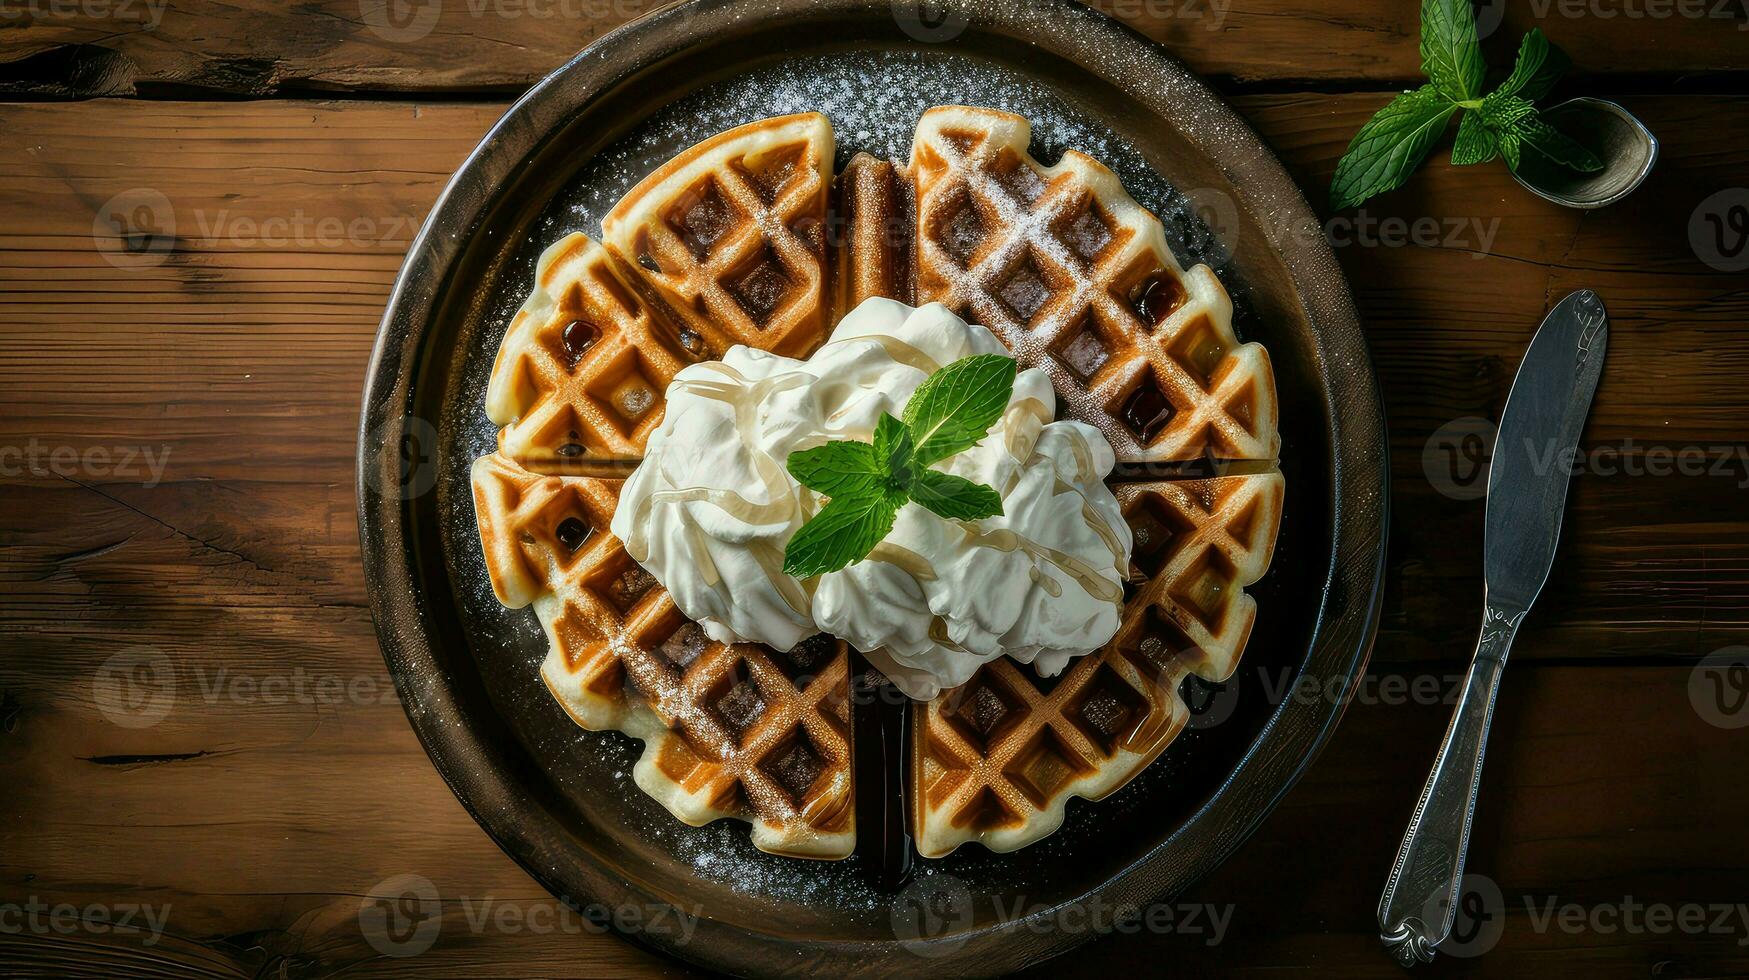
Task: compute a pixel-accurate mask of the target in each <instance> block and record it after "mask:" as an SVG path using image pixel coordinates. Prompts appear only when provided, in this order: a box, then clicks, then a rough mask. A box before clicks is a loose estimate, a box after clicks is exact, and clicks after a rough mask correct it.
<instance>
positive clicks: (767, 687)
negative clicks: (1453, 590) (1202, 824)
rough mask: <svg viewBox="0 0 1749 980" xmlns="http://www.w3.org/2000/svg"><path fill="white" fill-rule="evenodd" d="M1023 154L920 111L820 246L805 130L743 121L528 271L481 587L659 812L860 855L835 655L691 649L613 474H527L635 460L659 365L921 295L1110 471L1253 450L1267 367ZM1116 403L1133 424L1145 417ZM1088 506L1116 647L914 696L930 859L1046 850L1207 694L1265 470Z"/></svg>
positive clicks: (811, 127)
mask: <svg viewBox="0 0 1749 980" xmlns="http://www.w3.org/2000/svg"><path fill="white" fill-rule="evenodd" d="M1028 139H1029V127H1028V125H1027V123H1026V121H1025V120H1024V119H1020V118H1019V117H1014V116H1009V115H1007V114H1005V113H997V112H993V111H990V110H972V109H964V108H960V107H947V108H941V109H934V110H930V112H928V113H926V114H925V115H924V117H923V119H922V121H921V122H920V123H919V126H918V132H917V138H916V143H915V145H914V148H913V159H912V166H911V168H910V170H909V171H908V172H907V171H905V170H899V169H896V168H894V167H893V166H892V165H891V164H889V163H887V162H885V161H878V160H874V159H872V158H869V157H866V156H860V155H859V157H858V158H857V159H856V160H855V161H853V163H852V165H851V167H850V168H849V169H848V170H847V171H846V173H845V174H844V175H843V177H842V178H841V179H840V191H839V195H838V200H839V202H840V203H839V206H840V207H841V209H842V211H843V215H842V216H843V218H844V220H845V221H846V222H847V226H846V228H845V242H844V243H843V244H842V245H841V246H839V247H835V248H834V249H832V250H830V251H828V250H827V249H826V248H825V245H824V233H825V229H826V227H828V216H827V214H826V207H827V202H828V194H827V190H828V187H829V185H830V183H831V179H832V178H831V173H830V161H831V158H832V137H831V130H830V126H829V125H828V124H827V123H826V121H825V120H824V118H822V117H819V116H813V115H809V116H793V117H783V118H781V119H777V120H767V121H765V122H762V123H754V124H750V125H749V126H746V127H742V128H741V129H737V130H731V131H729V132H727V133H724V134H721V135H719V136H717V137H713V138H712V139H710V140H707V141H705V142H704V143H701V144H699V145H698V146H696V147H694V148H692V149H691V150H688V151H686V152H685V153H682V154H681V155H679V156H677V157H675V158H674V159H673V160H671V161H669V162H668V163H667V164H665V165H664V166H663V167H661V168H659V169H658V170H657V171H656V172H654V173H652V174H651V175H650V176H649V177H648V178H647V179H646V180H645V181H643V182H642V183H641V184H639V185H638V187H637V188H635V189H634V190H633V191H632V192H631V193H629V194H628V195H627V196H626V198H624V199H623V200H622V201H621V202H620V204H618V205H617V206H616V207H615V208H614V209H613V211H612V212H611V213H610V214H609V216H608V217H607V219H605V220H604V222H603V229H604V235H603V238H604V241H605V246H604V245H598V244H596V243H595V242H593V241H591V240H589V239H588V238H587V237H586V236H583V235H580V234H574V235H570V236H567V237H566V238H565V239H563V240H561V241H560V242H558V243H555V244H554V245H553V246H552V247H551V248H549V249H548V250H547V251H546V252H545V253H543V255H542V257H541V261H540V264H539V266H538V268H537V273H536V279H537V281H536V285H535V289H534V291H533V292H532V293H531V295H530V297H529V299H528V301H527V303H526V304H525V305H524V307H523V309H522V310H521V311H520V312H519V313H518V315H517V317H516V318H515V319H514V320H513V322H512V324H511V326H510V328H509V330H508V331H507V333H506V336H505V339H504V342H503V345H502V347H501V348H500V351H499V355H498V359H497V362H496V364H495V365H494V368H493V374H492V378H491V382H490V385H489V389H488V394H487V411H488V415H489V416H490V417H491V418H492V420H493V421H494V422H496V423H497V424H499V425H500V426H501V429H500V433H499V451H498V452H497V453H495V454H492V455H490V456H487V457H483V458H482V459H480V460H477V461H476V462H475V466H474V473H473V484H474V495H475V503H476V510H477V512H478V515H479V521H480V529H481V537H482V543H483V545H484V548H485V553H486V558H487V564H488V568H489V570H490V574H491V578H492V582H493V587H494V589H495V590H496V592H497V594H498V597H499V599H500V600H501V601H502V602H504V603H505V604H506V605H507V606H512V607H521V606H525V605H532V606H533V607H534V609H535V611H536V613H537V615H538V617H539V619H540V621H541V623H542V624H543V626H544V628H545V629H546V632H547V635H548V637H549V640H550V650H549V654H548V657H547V659H546V662H545V663H544V664H543V667H542V676H543V679H544V680H545V681H546V683H547V686H548V687H549V688H550V689H551V691H552V693H553V695H554V696H555V698H556V699H557V700H558V701H559V703H560V704H561V705H562V706H563V707H564V708H565V710H566V711H567V712H568V713H569V714H570V715H571V716H572V717H573V718H574V719H575V720H576V721H577V722H578V723H579V724H580V725H582V726H583V727H585V728H589V729H596V730H600V729H617V730H620V731H623V732H625V733H626V734H628V735H631V736H632V737H634V738H638V739H641V740H642V741H643V742H644V743H645V748H644V752H643V754H642V756H641V758H640V760H639V762H638V764H637V766H636V768H635V772H634V778H635V780H636V782H637V784H638V786H639V787H640V788H641V789H643V790H644V791H645V792H646V793H648V794H650V795H651V796H652V797H654V798H656V799H657V800H658V801H660V802H661V803H662V804H663V805H664V806H665V807H667V809H669V810H670V811H671V812H672V813H673V814H674V815H675V816H676V817H678V818H679V819H681V820H683V821H685V822H686V823H689V824H693V825H700V824H703V823H706V822H709V821H710V820H713V819H717V818H720V817H725V816H726V817H734V818H738V819H742V820H746V821H748V822H750V823H751V824H752V832H753V842H754V843H755V845H756V846H758V847H760V848H762V849H765V850H768V851H772V852H774V853H780V854H788V855H793V856H800V857H821V858H835V857H843V856H846V855H848V854H849V853H850V851H851V849H852V847H853V845H854V839H855V838H854V827H853V806H852V800H853V787H852V785H851V778H850V773H851V766H850V760H851V752H852V747H851V745H850V741H849V723H850V704H849V682H848V676H847V674H848V649H847V648H846V646H845V644H843V643H842V642H841V641H837V640H833V639H831V638H829V637H826V636H824V635H822V636H820V637H817V638H816V639H815V640H812V641H809V642H808V643H806V644H803V645H802V646H800V647H798V648H797V650H796V651H792V652H791V653H789V654H783V653H778V652H776V651H773V650H770V649H769V648H765V647H762V646H758V645H754V644H735V645H724V644H721V643H716V642H713V641H711V640H710V639H709V637H708V636H707V635H706V634H705V633H704V630H703V629H702V628H701V627H700V626H698V625H697V624H695V623H692V622H690V621H688V620H687V619H686V618H685V617H684V616H683V615H682V614H681V613H680V612H679V610H678V609H677V608H676V607H675V606H674V603H673V601H672V599H671V598H670V596H669V595H668V593H667V591H666V590H665V589H663V588H662V587H661V585H660V584H659V583H656V582H655V581H654V580H653V579H652V578H651V577H650V576H649V575H648V574H647V573H646V572H644V570H643V569H642V568H641V567H640V566H638V564H637V563H636V562H635V561H634V560H633V559H632V558H631V557H630V555H629V554H628V553H627V552H626V549H625V547H624V545H623V543H622V542H620V541H619V540H618V539H617V538H615V537H614V536H613V535H612V533H611V532H610V530H609V526H610V524H611V520H612V516H613V511H614V507H615V505H616V503H617V496H618V490H619V484H618V483H617V482H615V481H608V480H600V479H592V478H586V477H575V476H554V475H544V473H543V464H546V463H552V462H557V463H563V461H564V460H565V459H567V458H569V457H574V456H578V455H585V456H587V455H611V456H619V457H631V458H635V457H636V456H638V455H640V454H641V453H642V452H643V449H644V447H645V445H646V444H647V442H648V439H649V436H650V435H651V433H653V432H654V430H655V427H656V426H657V425H658V424H659V423H660V420H661V418H662V415H663V411H662V407H663V406H662V400H663V393H664V391H665V389H666V387H667V384H668V382H669V381H670V380H672V378H673V377H674V375H675V373H677V372H678V371H679V370H680V369H681V368H682V367H684V366H685V364H686V363H688V362H690V361H694V360H698V359H701V358H705V357H709V356H716V355H719V354H720V353H721V352H722V351H723V350H725V349H726V348H727V347H728V346H731V345H733V344H736V343H747V344H749V345H751V346H755V347H758V348H761V349H766V350H772V351H775V352H777V353H783V354H787V355H790V356H805V355H806V354H807V353H809V352H810V351H811V350H812V349H813V348H814V347H816V346H817V345H818V344H819V343H820V342H822V341H823V339H824V337H825V335H826V333H827V328H828V326H829V325H830V323H831V322H833V321H834V320H835V318H836V316H839V315H842V314H843V313H844V312H847V311H848V309H849V308H851V307H852V306H854V304H855V301H859V300H860V299H863V298H867V297H868V296H874V295H884V296H889V297H892V298H896V299H900V300H903V301H907V302H917V301H929V300H940V301H942V302H945V303H947V305H949V306H950V307H952V308H954V309H956V311H958V312H961V313H962V314H967V315H969V317H970V318H972V319H975V320H977V321H979V322H982V323H984V324H986V325H987V326H989V327H990V328H991V329H992V330H993V331H994V332H995V333H996V334H997V335H998V336H999V337H1000V338H1002V339H1003V340H1004V341H1005V342H1007V343H1008V344H1009V346H1010V347H1011V348H1012V349H1013V350H1014V351H1015V353H1016V356H1017V358H1018V359H1019V360H1020V361H1021V362H1022V363H1023V364H1024V365H1026V366H1036V367H1040V368H1043V369H1045V370H1046V371H1047V372H1048V373H1049V374H1050V376H1051V378H1052V380H1053V383H1054V384H1055V386H1056V388H1057V391H1058V394H1059V397H1060V398H1061V400H1062V402H1063V406H1064V414H1065V415H1066V416H1068V417H1072V418H1079V419H1082V420H1083V421H1087V422H1089V423H1090V424H1094V425H1095V426H1096V427H1098V428H1099V429H1100V430H1101V431H1102V432H1105V433H1106V434H1107V437H1108V438H1109V439H1110V440H1111V441H1112V443H1113V446H1114V448H1115V449H1116V450H1117V452H1118V456H1119V459H1120V460H1122V461H1125V462H1152V461H1161V460H1181V459H1188V458H1192V457H1196V456H1214V457H1219V458H1231V459H1258V460H1273V459H1274V456H1275V453H1276V451H1277V442H1278V439H1277V436H1276V432H1275V413H1276V409H1275V401H1274V381H1273V378H1272V376H1271V373H1270V370H1269V364H1268V359H1267V355H1266V354H1265V353H1264V352H1263V350H1262V348H1261V347H1260V346H1258V345H1256V344H1239V343H1238V342H1237V340H1236V339H1235V338H1234V337H1233V334H1232V330H1231V325H1230V317H1231V305H1230V303H1229V301H1228V300H1227V297H1226V293H1225V291H1224V290H1223V289H1222V288H1221V286H1220V283H1219V282H1218V280H1216V279H1215V278H1214V276H1213V274H1212V273H1211V272H1210V271H1209V270H1208V269H1207V268H1206V267H1203V266H1198V267H1196V268H1195V269H1193V270H1191V271H1190V272H1189V273H1185V272H1184V271H1183V270H1182V269H1180V267H1179V266H1178V265H1177V263H1176V262H1175V261H1174V260H1173V259H1172V257H1171V254H1170V252H1169V251H1167V250H1166V247H1165V245H1164V238H1163V232H1162V230H1161V228H1160V226H1159V222H1158V221H1157V220H1156V219H1155V218H1154V217H1153V216H1152V215H1151V214H1148V213H1147V212H1146V211H1145V210H1144V209H1142V208H1141V207H1140V206H1139V205H1136V204H1135V202H1134V201H1133V200H1131V199H1130V198H1129V197H1128V195H1127V194H1125V193H1124V191H1123V189H1122V187H1121V186H1120V185H1119V184H1118V183H1117V180H1116V178H1115V177H1114V176H1113V175H1112V174H1111V173H1110V172H1109V171H1108V170H1106V169H1105V168H1104V167H1103V166H1102V165H1100V164H1098V163H1097V162H1096V161H1093V160H1091V159H1090V158H1087V157H1084V156H1082V155H1080V154H1077V153H1074V152H1073V151H1070V152H1069V153H1066V154H1065V156H1064V158H1063V160H1062V161H1060V162H1059V163H1058V164H1057V165H1056V166H1055V167H1052V168H1044V167H1042V166H1040V165H1039V164H1038V163H1037V162H1036V161H1034V160H1032V158H1031V157H1029V156H1027V155H1026V148H1027V142H1028ZM913 209H914V214H913V213H912V212H913ZM893 229H903V230H904V232H903V234H902V235H901V236H900V237H897V238H895V237H894V232H893ZM834 277H836V278H834ZM1162 297H1164V299H1162ZM1162 304H1164V305H1162ZM1155 314H1158V316H1157V317H1156V316H1155ZM1150 320H1152V321H1154V322H1153V323H1150V322H1149V321H1150ZM1148 391H1152V392H1153V394H1152V395H1141V396H1139V395H1138V394H1137V393H1138V392H1144V393H1145V392H1148ZM1150 398H1151V399H1153V401H1148V399H1150ZM1138 400H1140V401H1146V402H1147V403H1148V404H1147V405H1146V406H1144V407H1147V408H1149V410H1150V411H1152V410H1153V409H1154V408H1157V409H1158V411H1157V412H1155V416H1150V417H1149V418H1146V419H1143V420H1142V421H1143V422H1145V423H1146V424H1145V425H1139V424H1138V423H1137V421H1136V416H1137V415H1138V412H1137V409H1136V406H1137V404H1138ZM1155 402H1158V403H1159V404H1158V405H1157V406H1156V405H1155ZM1142 414H1145V413H1142ZM1156 416H1157V417H1156ZM559 469H561V470H562V467H559ZM1114 491H1115V492H1116V493H1117V494H1118V498H1119V502H1120V505H1121V506H1122V508H1123V511H1124V514H1125V517H1126V519H1127V520H1128V521H1129V522H1130V524H1131V527H1132V530H1133V532H1134V534H1135V537H1136V549H1135V554H1134V559H1133V564H1132V575H1131V578H1132V583H1131V587H1130V589H1129V591H1128V596H1127V600H1126V608H1125V614H1124V618H1123V623H1122V625H1121V627H1120V628H1119V631H1118V633H1117V635H1116V636H1115V637H1114V638H1113V641H1112V642H1111V643H1110V644H1109V645H1108V646H1107V647H1106V648H1105V649H1104V650H1101V651H1099V652H1096V653H1094V654H1092V655H1089V656H1087V657H1083V658H1080V659H1078V660H1076V661H1075V662H1073V663H1072V664H1071V665H1070V667H1069V669H1067V670H1066V671H1065V672H1064V673H1063V674H1062V675H1061V676H1059V677H1057V678H1051V679H1041V678H1038V677H1036V676H1034V675H1033V674H1032V673H1031V672H1030V671H1029V670H1022V669H1020V668H1018V667H1017V666H1016V665H1015V664H1013V663H1011V662H1009V661H1007V660H999V661H996V662H994V663H991V664H989V665H987V666H986V667H985V668H984V669H983V670H981V671H980V672H979V673H978V674H977V675H976V676H975V677H974V678H973V680H972V681H971V682H970V683H968V684H967V685H965V686H963V687H961V688H960V689H958V690H956V691H951V692H947V693H945V694H943V695H942V696H941V697H940V698H937V699H936V700H935V701H933V702H930V703H929V704H927V705H917V706H915V708H914V710H913V713H912V718H913V726H914V731H913V735H914V738H913V743H912V751H913V757H912V763H913V773H912V785H911V787H910V793H911V804H912V807H913V832H914V834H915V837H916V840H917V843H918V849H919V851H920V853H922V854H924V855H925V856H931V857H933V856H941V855H944V854H946V853H948V852H949V851H951V850H952V849H953V848H954V847H957V846H958V845H959V844H961V843H965V842H967V841H972V840H977V841H981V842H983V843H984V844H986V845H987V846H989V847H991V848H992V849H995V850H999V851H1006V850H1013V849H1015V848H1018V847H1022V846H1025V845H1026V844H1028V843H1031V842H1033V841H1035V840H1037V839H1039V838H1040V837H1043V836H1045V835H1047V834H1049V833H1050V832H1051V831H1052V830H1054V829H1056V827H1057V826H1059V825H1060V823H1061V821H1062V818H1063V808H1064V806H1065V804H1066V801H1067V800H1068V799H1069V798H1070V797H1072V796H1082V797H1087V798H1090V799H1098V798H1100V797H1102V796H1104V795H1107V794H1109V793H1110V792H1112V791H1114V790H1115V789H1117V788H1118V787H1120V786H1122V785H1123V784H1124V783H1126V782H1127V781H1128V780H1129V779H1131V778H1132V777H1133V776H1134V775H1135V774H1136V773H1137V772H1139V771H1140V770H1141V769H1142V768H1143V767H1144V766H1146V765H1147V764H1148V763H1149V762H1151V761H1152V760H1153V759H1154V758H1155V757H1156V756H1158V754H1159V753H1160V752H1161V751H1162V750H1163V749H1164V748H1165V747H1166V745H1167V744H1169V743H1170V742H1171V741H1172V739H1173V738H1174V737H1175V736H1176V735H1177V733H1178V732H1179V731H1180V730H1181V729H1182V728H1183V726H1184V724H1185V721H1186V718H1187V715H1188V709H1187V708H1186V706H1185V704H1184V702H1183V701H1182V699H1181V698H1180V697H1179V695H1178V693H1177V687H1178V684H1179V682H1180V681H1181V680H1182V679H1183V678H1184V677H1185V676H1187V675H1188V674H1190V673H1195V674H1198V675H1199V676H1202V677H1204V678H1207V679H1209V680H1212V681H1220V680H1223V679H1225V678H1226V677H1228V676H1230V674H1231V672H1232V670H1233V668H1234V666H1235V664H1236V662H1237V659H1238V656H1239V654H1240V653H1241V652H1242V650H1243V647H1244V644H1245V641H1246V639H1247V637H1248V635H1249V632H1250V628H1251V623H1252V621H1253V619H1254V617H1255V602H1254V601H1253V600H1251V599H1250V597H1249V596H1247V595H1245V593H1244V586H1246V585H1249V584H1251V583H1252V582H1254V581H1256V579H1257V578H1258V577H1259V576H1260V575H1262V573H1263V572H1264V570H1266V569H1267V566H1268V563H1269V558H1270V551H1271V548H1272V546H1273V542H1274V538H1275V533H1276V530H1277V528H1278V521H1279V516H1280V508H1281V496H1282V486H1281V477H1280V474H1279V473H1274V472H1271V473H1263V474H1258V475H1254V476H1243V477H1223V478H1217V479H1214V480H1206V481H1186V482H1165V483H1146V484H1124V485H1117V486H1114Z"/></svg>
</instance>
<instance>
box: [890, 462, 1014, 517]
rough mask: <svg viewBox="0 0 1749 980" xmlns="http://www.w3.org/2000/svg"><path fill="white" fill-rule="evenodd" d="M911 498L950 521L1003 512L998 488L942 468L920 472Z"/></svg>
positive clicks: (997, 514)
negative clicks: (996, 489)
mask: <svg viewBox="0 0 1749 980" xmlns="http://www.w3.org/2000/svg"><path fill="white" fill-rule="evenodd" d="M911 499H912V500H915V501H916V502H917V503H919V504H921V505H923V506H924V507H927V508H928V509H929V510H930V511H932V512H933V513H934V514H936V515H937V516H939V517H945V518H947V519H948V520H950V521H981V520H983V519H984V518H986V517H998V516H1001V514H1002V497H1001V496H1000V495H999V494H997V493H996V491H995V490H993V489H991V488H990V487H987V486H985V485H983V484H982V483H973V482H972V481H970V480H968V479H966V478H964V477H960V476H954V475H953V474H952V473H942V472H940V471H939V470H924V471H923V472H921V473H919V474H917V482H915V483H913V484H911Z"/></svg>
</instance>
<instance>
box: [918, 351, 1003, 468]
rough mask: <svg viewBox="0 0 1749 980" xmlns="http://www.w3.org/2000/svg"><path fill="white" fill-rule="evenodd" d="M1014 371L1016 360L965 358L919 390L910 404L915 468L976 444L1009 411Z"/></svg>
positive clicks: (983, 356) (995, 356) (996, 356)
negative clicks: (1004, 412) (1006, 410)
mask: <svg viewBox="0 0 1749 980" xmlns="http://www.w3.org/2000/svg"><path fill="white" fill-rule="evenodd" d="M1014 372H1015V363H1014V359H1013V358H1011V357H1008V356H1006V355H1003V354H978V355H975V356H972V357H962V358H960V359H959V360H957V361H955V362H953V363H952V364H949V365H948V366H947V367H944V368H942V369H941V370H939V371H937V372H935V373H934V374H932V375H930V376H929V378H928V379H927V380H925V381H924V382H923V383H922V384H920V385H918V386H917V390H916V391H915V392H912V394H911V399H910V401H908V402H906V403H905V426H906V427H907V428H909V429H910V430H911V438H912V440H914V441H915V443H916V449H915V450H914V453H913V456H914V459H915V460H916V465H917V466H918V467H919V468H922V467H927V466H929V465H930V464H931V463H935V462H938V461H940V460H943V459H946V458H947V457H949V456H952V455H953V454H954V453H958V452H964V451H965V450H967V449H970V448H972V447H973V446H975V445H977V444H978V441H979V440H980V439H983V438H984V435H985V433H987V432H989V431H990V426H992V425H994V424H996V420H997V419H1000V418H1001V417H1002V410H1003V409H1005V408H1007V407H1008V398H1009V396H1011V395H1012V394H1014Z"/></svg>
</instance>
